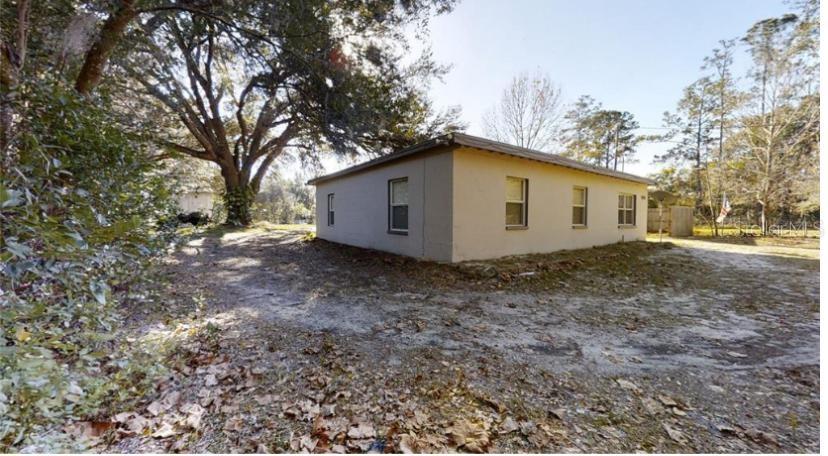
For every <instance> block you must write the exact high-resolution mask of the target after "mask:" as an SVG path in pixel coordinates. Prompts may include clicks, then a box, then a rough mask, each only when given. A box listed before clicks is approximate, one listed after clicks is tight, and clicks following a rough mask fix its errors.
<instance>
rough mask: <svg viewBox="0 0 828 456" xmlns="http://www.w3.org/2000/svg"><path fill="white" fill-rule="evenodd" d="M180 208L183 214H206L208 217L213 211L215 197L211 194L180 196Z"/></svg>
mask: <svg viewBox="0 0 828 456" xmlns="http://www.w3.org/2000/svg"><path fill="white" fill-rule="evenodd" d="M177 199H178V206H179V207H180V208H181V211H182V212H197V211H200V212H206V213H207V214H208V215H209V214H210V212H211V211H212V210H213V205H214V204H215V197H214V195H213V194H212V193H209V192H188V193H181V194H179V195H178V198H177Z"/></svg>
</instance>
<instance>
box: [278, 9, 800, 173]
mask: <svg viewBox="0 0 828 456" xmlns="http://www.w3.org/2000/svg"><path fill="white" fill-rule="evenodd" d="M792 9H793V8H792V7H790V6H789V5H786V4H785V3H784V2H783V1H782V0H719V1H715V0H684V1H679V0H661V1H656V0H625V1H611V0H512V1H507V0H461V1H460V3H459V4H458V5H457V7H456V8H455V9H454V11H452V12H451V13H449V14H446V15H442V16H438V17H436V18H433V19H432V20H431V23H430V26H429V32H428V33H427V34H422V33H420V32H418V31H417V30H411V31H410V33H409V34H410V36H411V38H412V48H413V49H412V53H411V55H412V57H416V56H417V55H419V53H420V51H421V50H422V49H423V47H424V46H425V45H428V46H430V47H431V50H432V51H433V56H434V59H435V60H436V61H437V62H438V63H441V64H449V65H452V68H451V71H450V72H449V73H448V74H447V75H446V76H445V77H444V78H443V81H442V82H440V81H435V82H434V83H433V84H432V85H431V87H430V88H429V89H430V90H429V95H430V96H431V98H432V100H433V101H434V105H435V107H437V108H445V107H448V106H453V105H459V106H460V107H461V108H462V110H463V112H462V120H463V121H465V122H466V123H467V124H468V126H469V128H468V130H467V133H470V134H475V135H481V136H485V135H484V132H483V129H482V122H481V119H482V117H483V115H484V113H485V112H486V111H488V110H489V109H490V108H491V107H492V106H493V105H494V104H495V103H496V102H497V101H498V100H499V99H500V95H501V92H502V91H503V89H504V88H505V87H507V86H508V84H509V83H510V81H511V80H512V77H514V76H515V75H517V74H520V73H521V72H529V73H530V74H532V73H534V72H536V71H538V70H540V71H542V72H545V73H547V74H548V75H549V76H550V77H551V79H552V80H553V81H555V82H556V83H557V84H558V85H559V86H560V87H561V89H562V92H563V97H564V101H565V102H566V103H567V104H569V103H572V102H574V101H575V100H576V99H577V98H578V97H579V96H580V95H591V96H592V97H594V98H595V99H596V100H597V101H599V102H601V103H602V104H603V106H604V107H605V108H607V109H616V110H620V111H630V112H631V113H633V115H634V116H635V118H636V120H637V121H638V122H639V124H640V125H641V127H655V128H656V129H646V128H642V129H641V130H639V132H638V133H639V134H657V133H663V130H659V129H658V128H661V127H663V125H662V116H663V113H664V111H667V110H671V111H672V110H673V109H674V108H675V105H676V103H677V102H678V100H679V98H680V97H681V94H682V90H683V89H684V87H686V86H687V85H689V84H690V83H692V82H693V81H695V80H696V79H698V78H699V77H701V76H702V74H703V73H702V71H701V66H702V63H703V59H704V57H705V56H707V55H710V54H711V51H712V50H713V48H715V47H717V46H718V43H719V41H720V40H722V39H732V38H740V37H741V36H743V35H744V33H745V32H746V31H747V29H748V28H750V26H752V25H753V24H754V23H756V22H757V21H759V20H762V19H766V18H769V17H774V16H779V15H781V14H784V13H786V12H790V11H792ZM748 63H749V62H748V57H747V55H746V54H745V50H744V48H741V47H740V48H737V50H736V55H735V65H734V73H735V74H736V76H738V77H743V76H744V74H745V72H746V70H747V68H748ZM669 146H670V144H669V143H645V144H642V145H641V146H640V147H639V150H638V153H637V154H636V158H637V160H638V162H637V163H627V164H626V168H625V171H627V172H631V173H634V174H639V175H647V174H650V173H652V172H655V171H657V170H658V169H659V168H661V167H662V166H663V165H662V164H654V163H653V157H654V155H657V154H661V153H663V152H664V151H666V149H668V148H669ZM357 161H361V160H357ZM322 164H323V167H324V171H323V174H324V173H329V172H334V171H337V170H339V169H342V168H345V167H347V166H350V165H352V164H354V163H353V162H346V161H340V160H337V159H335V158H333V157H332V156H328V157H325V158H323V160H322ZM284 165H286V168H287V169H286V170H287V174H293V173H296V172H302V171H305V172H306V171H307V170H303V166H302V165H301V164H300V163H298V162H296V161H293V162H292V163H284Z"/></svg>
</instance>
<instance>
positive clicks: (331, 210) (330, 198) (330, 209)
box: [328, 193, 336, 226]
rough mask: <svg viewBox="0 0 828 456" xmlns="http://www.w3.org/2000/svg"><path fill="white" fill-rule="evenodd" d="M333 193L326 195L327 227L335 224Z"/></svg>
mask: <svg viewBox="0 0 828 456" xmlns="http://www.w3.org/2000/svg"><path fill="white" fill-rule="evenodd" d="M334 195H335V193H328V226H334V225H335V224H336V209H334V207H333V203H334V198H335V196H334ZM331 214H334V220H333V222H331Z"/></svg>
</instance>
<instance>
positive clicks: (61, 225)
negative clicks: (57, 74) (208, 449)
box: [0, 82, 173, 450]
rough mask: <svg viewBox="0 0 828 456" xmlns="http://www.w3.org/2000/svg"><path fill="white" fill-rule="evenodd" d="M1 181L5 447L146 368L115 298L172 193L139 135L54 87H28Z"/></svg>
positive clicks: (156, 238) (133, 273) (115, 397)
mask: <svg viewBox="0 0 828 456" xmlns="http://www.w3.org/2000/svg"><path fill="white" fill-rule="evenodd" d="M17 100H18V104H17V106H15V108H16V110H17V112H18V113H21V115H20V119H21V120H20V125H19V128H18V136H17V137H16V139H15V143H14V144H13V145H12V150H11V155H10V156H9V159H8V162H9V164H8V165H7V169H6V170H5V173H4V175H3V178H2V181H0V225H2V235H0V345H2V346H0V448H4V449H7V450H8V449H15V448H17V449H19V448H23V447H24V446H26V445H29V444H32V443H33V442H34V437H33V436H34V435H37V434H38V433H43V432H46V431H47V430H48V429H49V427H50V425H54V424H56V423H59V422H61V421H62V420H64V419H66V418H79V417H88V416H95V415H96V414H97V413H100V412H101V407H102V405H103V404H107V402H110V401H119V400H125V399H127V397H126V396H124V394H125V393H126V392H127V391H130V390H132V389H133V388H135V387H136V386H139V385H140V384H141V382H146V381H149V380H150V378H151V377H152V375H153V372H151V371H146V369H154V368H152V367H149V368H143V367H141V366H142V365H147V366H154V365H155V363H146V362H143V363H141V364H137V363H139V362H140V361H139V360H136V359H134V357H141V356H144V357H146V356H150V355H148V354H143V355H142V354H138V353H129V354H127V353H124V352H123V351H122V350H121V348H120V347H121V346H123V345H126V344H120V343H119V342H118V341H117V340H114V337H113V334H114V331H115V330H116V329H117V328H118V326H119V324H120V323H121V321H122V311H121V310H120V307H121V306H123V305H124V304H125V303H126V302H127V301H130V303H132V304H135V303H136V302H138V301H140V299H141V296H142V293H143V292H142V290H141V287H142V286H143V284H142V282H141V277H142V271H144V270H146V268H147V266H148V265H149V264H150V263H151V259H152V258H153V254H154V253H155V252H158V251H159V250H160V249H162V248H163V247H164V246H165V245H166V244H167V243H168V242H169V236H170V234H168V233H167V232H165V231H162V230H161V229H160V228H159V227H160V226H163V225H162V224H159V223H157V221H158V220H162V219H164V218H167V217H171V216H173V212H172V209H173V206H172V204H171V203H170V200H169V191H168V190H167V189H166V188H165V186H164V183H163V180H162V179H161V178H160V177H159V176H158V174H157V173H154V169H155V166H156V165H155V162H154V161H153V160H152V159H151V158H150V154H149V150H148V148H147V145H146V143H145V142H144V141H142V140H141V138H140V136H139V135H138V134H136V133H132V132H127V131H125V130H124V129H123V128H122V127H119V125H122V123H121V122H118V119H115V118H114V117H113V116H114V115H113V114H112V113H111V112H109V111H107V110H106V109H105V108H102V106H108V105H109V104H108V102H107V100H105V99H98V100H94V101H90V100H86V99H84V98H82V97H79V96H77V95H75V94H74V92H73V91H71V90H68V89H64V88H62V87H60V85H58V84H51V83H45V82H39V83H36V84H35V85H30V86H23V87H21V88H20V92H19V94H18V97H17Z"/></svg>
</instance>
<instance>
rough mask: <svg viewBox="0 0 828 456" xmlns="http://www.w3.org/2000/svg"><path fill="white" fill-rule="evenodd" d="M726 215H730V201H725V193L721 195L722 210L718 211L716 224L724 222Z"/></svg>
mask: <svg viewBox="0 0 828 456" xmlns="http://www.w3.org/2000/svg"><path fill="white" fill-rule="evenodd" d="M727 214H730V200H728V199H727V193H725V194H724V195H722V210H721V211H719V217H718V218H716V223H722V222H724V219H725V217H727Z"/></svg>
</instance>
